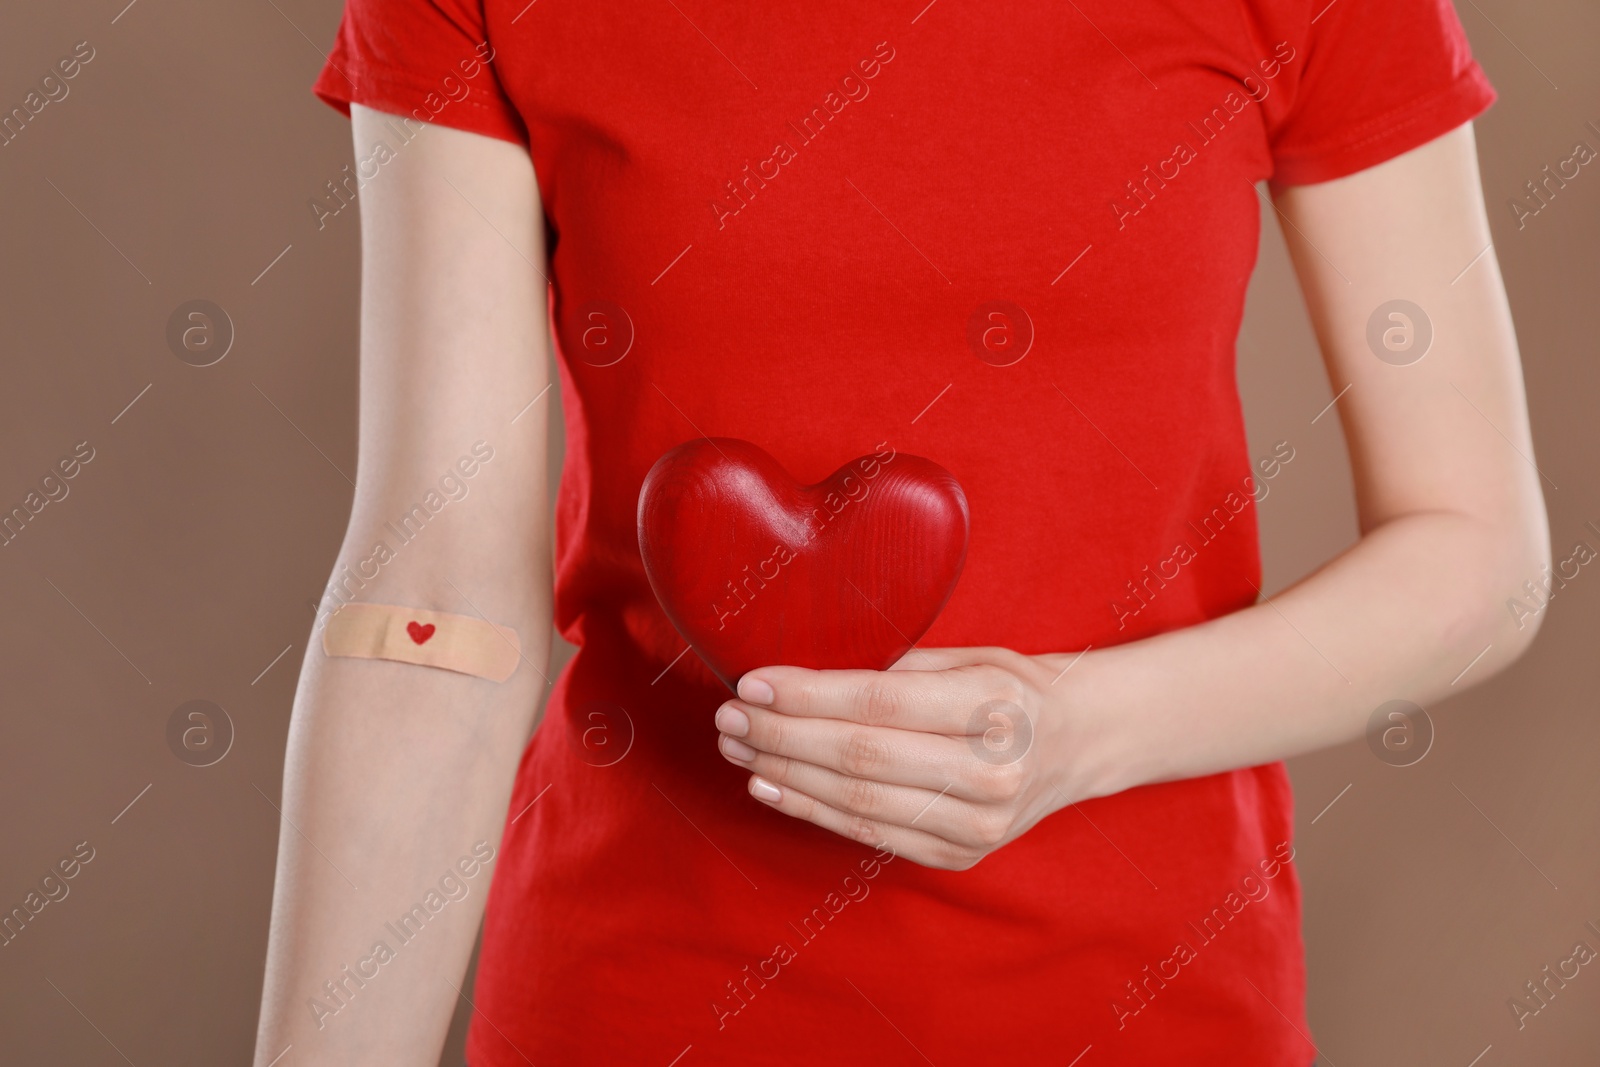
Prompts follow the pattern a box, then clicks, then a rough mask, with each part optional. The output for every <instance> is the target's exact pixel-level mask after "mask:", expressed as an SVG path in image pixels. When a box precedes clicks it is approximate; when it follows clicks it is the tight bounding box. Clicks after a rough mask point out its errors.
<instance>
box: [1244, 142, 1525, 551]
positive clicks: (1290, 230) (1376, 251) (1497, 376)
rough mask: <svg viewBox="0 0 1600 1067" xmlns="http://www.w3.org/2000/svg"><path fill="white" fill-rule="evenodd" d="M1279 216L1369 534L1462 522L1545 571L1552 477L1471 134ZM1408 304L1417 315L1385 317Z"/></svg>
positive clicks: (1296, 203) (1284, 206) (1290, 195)
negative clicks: (1419, 517)
mask: <svg viewBox="0 0 1600 1067" xmlns="http://www.w3.org/2000/svg"><path fill="white" fill-rule="evenodd" d="M1275 201H1276V203H1277V206H1278V208H1279V210H1280V212H1281V220H1282V225H1283V230H1284V236H1285V238H1286V240H1287V242H1288V245H1289V250H1290V254H1291V256H1292V257H1293V260H1294V264H1295V268H1296V271H1297V273H1298V275H1299V277H1300V283H1301V287H1302V289H1303V291H1304V293H1305V298H1306V303H1307V306H1308V308H1309V310H1310V312H1311V317H1312V321H1313V324H1314V325H1315V327H1316V331H1317V336H1318V339H1319V341H1320V342H1321V347H1322V352H1323V358H1324V360H1325V361H1326V363H1327V370H1328V376H1329V379H1330V382H1331V384H1332V388H1333V391H1334V392H1335V393H1336V394H1339V393H1341V391H1343V393H1342V396H1341V397H1340V399H1339V400H1338V402H1337V407H1338V411H1339V415H1340V418H1341V419H1342V421H1343V425H1344V430H1345V436H1346V438H1347V441H1348V445H1349V450H1350V459H1351V465H1352V469H1353V473H1354V476H1355V483H1356V496H1357V501H1356V502H1357V508H1358V511H1359V514H1360V520H1361V528H1362V530H1363V532H1365V531H1367V530H1370V529H1373V528H1374V527H1376V526H1379V525H1381V524H1383V523H1384V522H1387V521H1389V520H1391V519H1395V518H1398V517H1400V516H1402V515H1405V514H1407V513H1413V512H1421V511H1446V512H1455V513H1462V514H1467V515H1470V516H1472V517H1473V518H1475V519H1478V520H1481V521H1483V522H1485V523H1488V524H1490V525H1493V526H1495V527H1496V528H1497V529H1499V530H1500V531H1502V532H1503V533H1504V534H1505V535H1506V536H1507V537H1510V538H1514V539H1515V541H1516V549H1517V551H1518V552H1519V553H1520V552H1528V553H1532V558H1535V559H1536V558H1538V556H1539V555H1540V554H1542V553H1543V552H1545V551H1547V549H1546V541H1547V528H1546V521H1545V513H1544V502H1543V495H1542V492H1541V487H1540V479H1541V475H1540V474H1539V472H1538V471H1537V470H1536V469H1535V467H1534V465H1533V464H1534V462H1535V460H1536V457H1535V456H1534V454H1533V443H1532V438H1531V435H1530V432H1529V426H1528V413H1527V406H1526V400H1525V397H1524V392H1523V383H1522V370H1521V365H1520V361H1519V358H1518V353H1517V340H1516V335H1515V333H1514V332H1513V329H1512V323H1511V312H1510V308H1509V306H1508V303H1507V300H1506V294H1505V289H1504V286H1503V284H1502V281H1501V277H1500V269H1499V265H1498V263H1497V262H1496V259H1495V253H1494V249H1493V247H1492V245H1491V243H1490V242H1491V237H1490V233H1489V223H1488V218H1487V216H1486V214H1485V211H1484V206H1483V194H1482V189H1481V187H1480V184H1479V178H1478V165H1477V156H1476V151H1475V146H1474V140H1473V131H1472V126H1471V124H1470V123H1469V124H1466V125H1462V126H1460V127H1458V128H1456V129H1455V130H1453V131H1451V132H1450V133H1447V134H1445V135H1443V136H1441V137H1438V138H1436V139H1434V140H1433V141H1430V142H1428V143H1427V144H1424V145H1422V146H1421V147H1419V148H1416V149H1413V150H1411V151H1409V152H1405V153H1403V154H1401V155H1399V156H1396V157H1395V158H1393V159H1390V160H1388V161H1387V162H1384V163H1381V164H1378V165H1377V166H1374V167H1370V168H1368V169H1366V170H1363V171H1360V172H1358V173H1355V174H1352V175H1349V176H1348V177H1344V178H1338V179H1335V180H1333V181H1327V182H1321V183H1318V184H1314V185H1301V186H1289V187H1286V188H1282V189H1279V190H1277V191H1276V195H1275ZM1396 300H1404V301H1409V302H1410V304H1412V305H1415V307H1416V308H1417V309H1420V311H1419V312H1411V311H1410V309H1407V308H1400V309H1393V308H1388V307H1385V306H1384V305H1386V304H1389V303H1390V302H1391V301H1396ZM1391 314H1397V315H1399V316H1400V317H1398V318H1391V317H1390V315H1391ZM1386 333H1387V335H1388V336H1387V341H1386V340H1385V336H1384V335H1385V334H1386ZM1408 333H1409V338H1408ZM1430 333H1431V340H1430V341H1427V342H1426V343H1427V348H1426V351H1425V352H1423V347H1422V346H1423V343H1424V336H1425V335H1426V334H1430ZM1369 334H1371V335H1375V340H1376V346H1374V344H1372V343H1370V342H1369ZM1408 345H1409V347H1408ZM1419 352H1422V353H1423V354H1422V356H1421V358H1420V359H1417V358H1416V357H1417V355H1418V353H1419ZM1413 360H1414V361H1413ZM1347 386H1348V391H1345V390H1346V387H1347Z"/></svg>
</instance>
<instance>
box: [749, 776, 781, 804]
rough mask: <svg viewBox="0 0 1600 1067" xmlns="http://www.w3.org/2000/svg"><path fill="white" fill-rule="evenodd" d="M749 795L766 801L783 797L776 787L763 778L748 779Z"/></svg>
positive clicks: (769, 801)
mask: <svg viewBox="0 0 1600 1067" xmlns="http://www.w3.org/2000/svg"><path fill="white" fill-rule="evenodd" d="M750 795H751V796H753V797H755V798H756V799H757V800H765V801H767V802H768V803H771V802H773V801H778V800H782V799H783V793H782V792H781V791H780V790H779V789H778V787H777V786H775V785H773V784H772V783H771V782H769V781H767V780H766V779H765V778H752V779H750Z"/></svg>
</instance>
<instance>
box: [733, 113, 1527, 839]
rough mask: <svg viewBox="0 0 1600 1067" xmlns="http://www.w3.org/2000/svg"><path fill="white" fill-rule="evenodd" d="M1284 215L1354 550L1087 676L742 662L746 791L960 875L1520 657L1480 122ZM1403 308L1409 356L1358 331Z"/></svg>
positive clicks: (1504, 349) (738, 734) (979, 653)
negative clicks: (1425, 340) (1347, 469)
mask: <svg viewBox="0 0 1600 1067" xmlns="http://www.w3.org/2000/svg"><path fill="white" fill-rule="evenodd" d="M1277 202H1278V207H1279V209H1280V210H1281V211H1282V213H1283V216H1284V218H1285V219H1286V220H1287V221H1288V224H1289V225H1287V226H1286V227H1285V233H1286V235H1287V237H1288V241H1289V247H1290V251H1291V253H1292V255H1293V257H1294V262H1295V266H1296V269H1297V271H1298V273H1299V276H1300V280H1301V285H1302V287H1303V289H1304V291H1305V294H1306V299H1307V303H1308V305H1309V306H1310V309H1311V317H1312V321H1313V323H1314V324H1315V326H1316V330H1317V336H1318V338H1319V340H1320V342H1321V347H1322V351H1323V356H1324V359H1325V360H1326V362H1327V367H1328V376H1329V378H1330V380H1331V381H1332V383H1333V387H1334V390H1335V392H1340V391H1343V390H1345V389H1346V387H1347V386H1348V391H1345V392H1343V397H1342V399H1340V400H1339V401H1338V408H1339V413H1340V416H1341V418H1342V419H1343V420H1344V428H1345V434H1346V437H1347V438H1348V441H1349V451H1350V459H1351V464H1352V467H1353V470H1354V474H1355V482H1356V497H1357V500H1356V503H1357V507H1358V510H1359V514H1360V522H1361V539H1360V540H1359V541H1358V542H1357V543H1356V544H1355V545H1354V546H1353V547H1351V548H1350V549H1349V550H1347V551H1346V552H1344V553H1343V554H1341V555H1340V556H1338V557H1337V558H1335V559H1333V560H1332V561H1330V562H1329V563H1328V564H1326V565H1325V566H1323V567H1322V568H1321V569H1319V570H1318V571H1316V572H1315V573H1314V574H1312V575H1310V576H1309V577H1307V578H1305V579H1304V580H1302V581H1300V582H1298V583H1297V584H1295V585H1294V586H1293V587H1291V588H1289V589H1287V590H1285V591H1284V592H1282V593H1280V594H1278V595H1277V596H1274V597H1272V598H1270V599H1267V598H1263V600H1262V602H1260V603H1258V604H1256V605H1255V606H1253V607H1250V608H1247V609H1245V610H1242V611H1238V612H1235V613H1233V614H1231V615H1227V616H1225V617H1222V618H1218V619H1215V620H1212V621H1208V622H1205V623H1203V624H1200V625H1197V626H1192V627H1189V628H1187V629H1182V630H1177V631H1173V632H1170V633H1166V634H1162V635H1160V636H1157V637H1151V638H1148V639H1144V640H1140V641H1134V642H1130V643H1127V644H1124V645H1119V646H1115V647H1111V648H1105V649H1097V650H1093V651H1090V652H1087V653H1085V654H1084V655H1083V656H1082V659H1081V660H1080V661H1078V662H1076V663H1074V662H1073V661H1074V658H1075V657H1074V656H1072V655H1070V654H1060V655H1044V656H1023V655H1019V654H1017V653H1014V652H1009V651H1007V650H1004V649H943V650H932V651H930V652H928V653H927V655H930V656H932V657H933V658H934V661H935V662H936V663H937V665H938V666H940V667H942V668H944V669H920V670H919V669H914V668H919V667H923V668H925V667H928V666H929V665H930V664H929V661H928V660H927V659H925V658H924V653H922V652H917V653H913V654H911V655H908V656H907V657H906V658H905V659H904V660H903V661H902V663H901V664H897V669H894V670H890V671H885V672H870V671H807V670H801V669H799V668H792V667H777V668H762V669H760V670H757V671H754V672H751V673H750V674H747V675H746V676H745V677H744V678H743V679H742V680H741V682H740V685H739V694H740V697H741V698H742V699H740V700H734V701H730V702H728V703H727V704H725V705H724V706H723V707H722V709H720V710H719V712H718V719H717V722H718V725H719V727H720V729H721V730H722V732H723V735H724V736H723V739H722V741H721V745H722V751H723V754H724V755H725V756H727V757H728V758H729V759H731V760H732V761H733V762H735V763H738V764H741V765H743V766H746V767H748V768H749V769H750V770H752V771H753V772H754V777H753V778H752V783H751V792H752V793H753V794H754V795H756V796H757V797H758V798H759V799H763V800H765V801H766V802H767V803H770V804H772V805H773V806H775V807H777V808H778V809H779V810H782V811H785V812H787V813H789V814H791V815H795V816H797V817H800V818H806V819H810V820H812V821H814V822H817V823H819V824H821V825H823V826H825V827H828V828H829V829H832V830H834V831H836V832H838V833H841V834H844V835H846V836H850V837H854V838H857V839H859V840H862V841H867V842H872V843H878V842H884V841H886V842H887V843H888V844H890V845H891V846H893V847H895V848H896V850H897V851H899V852H900V853H901V854H904V855H908V856H910V857H911V858H913V859H916V860H918V861H919V862H922V863H927V864H930V865H933V866H942V867H957V868H959V867H967V866H971V865H972V864H973V863H976V862H977V861H978V859H980V858H981V857H982V856H983V855H985V854H986V853H987V852H989V851H992V850H993V849H994V848H997V847H999V846H1000V845H1002V844H1004V843H1005V842H1007V841H1010V840H1012V839H1014V838H1015V837H1016V836H1018V835H1019V834H1021V833H1022V832H1023V831H1025V830H1027V829H1028V828H1029V827H1030V826H1032V825H1033V824H1034V823H1036V822H1037V821H1038V820H1039V819H1040V818H1042V817H1043V816H1044V815H1047V814H1049V813H1050V812H1051V811H1054V810H1056V809H1059V808H1061V807H1063V806H1065V805H1066V804H1069V803H1072V802H1075V801H1078V800H1082V799H1087V798H1089V797H1094V796H1102V795H1105V794H1109V793H1114V792H1118V791H1120V790H1123V789H1127V788H1129V787H1132V786H1136V785H1141V784H1144V783H1148V782H1157V781H1164V780H1170V779H1177V778H1188V777H1194V776H1197V775H1203V774H1210V773H1214V772H1219V771H1225V770H1229V769H1232V768H1236V767H1244V766H1253V765H1256V764H1261V763H1268V762H1271V761H1274V760H1279V759H1285V758H1287V757H1290V756H1294V755H1298V754H1300V753H1304V752H1309V751H1312V750H1314V749H1318V748H1323V747H1325V746H1328V745H1333V744H1338V743H1340V742H1344V741H1348V740H1351V739H1353V738H1356V737H1359V736H1360V735H1361V733H1362V731H1363V729H1364V728H1365V727H1366V725H1367V722H1368V719H1369V717H1370V716H1371V714H1372V712H1373V711H1374V710H1375V709H1376V708H1377V707H1378V706H1379V705H1381V704H1383V703H1385V702H1386V701H1389V700H1392V699H1396V698H1401V699H1409V700H1413V701H1416V702H1419V703H1423V704H1427V703H1430V702H1432V701H1433V700H1435V699H1437V698H1441V697H1443V696H1445V695H1446V694H1448V693H1452V692H1456V691H1458V690H1460V689H1464V688H1466V686H1467V685H1470V684H1473V683H1476V682H1479V681H1482V680H1483V679H1485V678H1487V677H1488V676H1489V675H1491V674H1493V673H1494V672H1495V671H1497V670H1499V669H1500V668H1502V667H1504V666H1505V665H1506V664H1508V663H1510V662H1511V661H1512V660H1513V659H1515V658H1516V657H1517V656H1518V655H1520V654H1521V653H1522V651H1523V650H1524V649H1525V648H1527V646H1528V643H1529V641H1530V640H1531V639H1532V637H1533V634H1534V631H1535V630H1536V629H1537V623H1536V620H1534V621H1531V622H1530V621H1529V620H1517V619H1514V618H1513V617H1512V615H1511V613H1509V612H1508V611H1507V610H1506V608H1505V602H1506V598H1507V597H1508V596H1513V595H1518V594H1519V592H1520V590H1521V588H1522V583H1523V582H1524V580H1526V579H1535V580H1538V579H1539V578H1540V577H1541V573H1540V572H1541V571H1542V569H1543V568H1544V567H1545V566H1546V565H1547V564H1548V563H1549V560H1550V552H1549V543H1548V540H1549V533H1548V527H1547V522H1546V518H1545V511H1544V501H1543V496H1542V492H1541V487H1540V479H1541V475H1540V474H1539V472H1538V471H1537V470H1536V469H1535V468H1534V457H1533V445H1532V441H1531V438H1530V435H1529V430H1528V416H1527V411H1526V405H1525V400H1524V395H1523V386H1522V377H1521V369H1520V365H1519V362H1518V356H1517V345H1516V338H1515V336H1514V334H1513V332H1512V326H1511V315H1510V311H1509V308H1508V306H1507V302H1506V296H1505V291H1504V288H1503V286H1502V283H1501V279H1500V272H1499V267H1498V265H1497V263H1496V260H1495V256H1494V251H1493V249H1492V248H1489V243H1490V235H1489V225H1488V219H1487V217H1486V215H1485V213H1484V207H1483V197H1482V191H1481V189H1480V186H1479V180H1478V169H1477V158H1476V154H1475V150H1474V144H1473V137H1472V128H1471V126H1470V125H1467V126H1462V127H1460V128H1459V129H1457V130H1455V131H1453V132H1452V133H1449V134H1447V135H1445V136H1443V137H1440V138H1438V139H1437V140H1435V141H1433V142H1431V143H1429V144H1427V145H1424V146H1422V147H1420V148H1418V149H1416V150H1414V151H1411V152H1408V153H1406V154H1404V155H1402V156H1399V157H1397V158H1395V159H1393V160H1391V161H1389V162H1386V163H1384V164H1381V165H1379V166H1376V167H1373V168H1371V169H1369V170H1366V171H1363V172H1361V173H1359V174H1354V175H1351V176H1349V177H1347V178H1341V179H1338V180H1335V181H1330V182H1325V183H1321V184H1317V185H1309V186H1300V187H1294V188H1288V189H1285V190H1283V191H1281V192H1280V194H1279V195H1278V197H1277ZM1486 249H1487V251H1485V250H1486ZM1469 264H1470V266H1469ZM1395 298H1403V299H1407V300H1410V301H1412V302H1414V303H1415V304H1417V305H1420V306H1421V307H1422V308H1423V309H1425V311H1426V314H1427V316H1428V318H1429V319H1430V320H1431V323H1432V329H1433V341H1432V347H1431V350H1430V351H1429V352H1428V353H1427V354H1426V356H1425V357H1424V358H1422V359H1421V360H1420V361H1419V362H1415V363H1412V364H1410V365H1407V366H1399V365H1395V363H1393V362H1390V361H1385V360H1382V359H1380V358H1378V356H1377V355H1375V354H1374V351H1373V350H1372V349H1371V348H1370V347H1369V346H1368V342H1367V323H1368V320H1369V318H1370V317H1371V316H1372V314H1373V312H1374V311H1375V310H1376V309H1377V308H1378V307H1379V306H1380V305H1382V304H1384V303H1386V302H1387V301H1390V300H1392V299H1395ZM1396 325H1401V324H1400V323H1396ZM1393 340H1394V341H1396V342H1400V341H1403V338H1402V337H1399V336H1396V337H1394V338H1393ZM1480 655H1481V658H1479V657H1480ZM1069 665H1070V667H1071V669H1070V670H1067V671H1066V673H1065V674H1062V673H1061V672H1062V671H1063V670H1064V669H1065V668H1067V667H1068V666H1069ZM1469 665H1470V667H1471V670H1470V671H1468V672H1467V673H1466V675H1465V678H1464V679H1462V680H1461V681H1460V682H1457V679H1458V678H1460V677H1461V676H1462V674H1463V672H1464V671H1466V669H1467V668H1468V667H1469ZM992 701H1002V702H1004V703H1001V704H995V705H993V706H992V707H989V708H988V709H987V711H986V713H985V717H982V718H981V719H980V720H979V722H980V723H981V724H982V725H985V726H988V727H989V728H991V730H992V731H994V732H992V733H991V737H990V740H991V741H992V740H994V739H995V738H999V739H1000V740H1001V742H1002V743H1001V744H1000V745H998V746H997V745H995V744H990V745H987V746H986V745H985V744H984V743H983V741H984V739H983V737H982V736H981V734H982V730H981V729H979V728H976V727H975V725H974V712H975V711H976V710H977V709H979V708H981V707H984V706H985V705H987V704H989V703H990V702H992ZM1024 718H1026V720H1027V721H1026V722H1024V721H1023V719H1024ZM730 738H732V739H733V743H732V744H730V740H729V739H730ZM1007 739H1009V740H1010V743H1011V745H1012V747H1011V748H1009V749H1007V748H1006V747H1005V744H1004V742H1005V741H1006V740H1007ZM745 757H748V758H745ZM774 786H775V787H776V788H774ZM913 824H914V825H913Z"/></svg>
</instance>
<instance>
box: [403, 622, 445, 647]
mask: <svg viewBox="0 0 1600 1067" xmlns="http://www.w3.org/2000/svg"><path fill="white" fill-rule="evenodd" d="M436 629H438V627H436V626H435V625H434V624H433V623H431V622H430V623H428V625H426V626H424V625H422V624H421V623H419V622H414V621H413V622H408V623H406V633H408V634H410V635H411V640H413V641H415V642H416V643H417V644H419V645H420V644H422V643H423V642H425V641H427V640H428V638H430V637H432V636H433V631H434V630H436Z"/></svg>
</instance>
